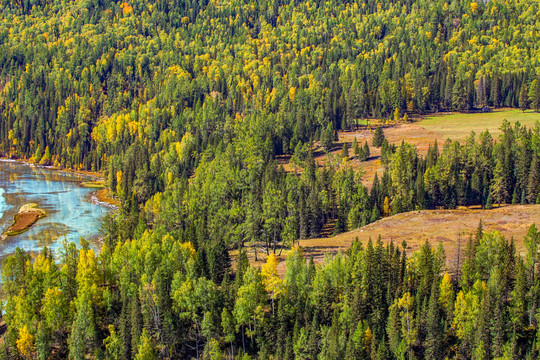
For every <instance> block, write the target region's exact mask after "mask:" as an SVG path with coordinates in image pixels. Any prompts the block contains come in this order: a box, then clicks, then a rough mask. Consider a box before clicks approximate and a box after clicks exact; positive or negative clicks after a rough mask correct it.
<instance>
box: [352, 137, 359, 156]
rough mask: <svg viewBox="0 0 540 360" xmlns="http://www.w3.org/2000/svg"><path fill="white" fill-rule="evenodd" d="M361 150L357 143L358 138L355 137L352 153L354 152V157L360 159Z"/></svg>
mask: <svg viewBox="0 0 540 360" xmlns="http://www.w3.org/2000/svg"><path fill="white" fill-rule="evenodd" d="M359 150H360V149H359V148H358V142H357V141H356V136H355V137H354V139H353V142H352V151H353V155H354V156H356V157H358V158H359V157H360V156H359V155H360V154H359Z"/></svg>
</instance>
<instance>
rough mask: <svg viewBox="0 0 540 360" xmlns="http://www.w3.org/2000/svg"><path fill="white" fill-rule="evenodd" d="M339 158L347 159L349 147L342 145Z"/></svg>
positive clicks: (345, 144)
mask: <svg viewBox="0 0 540 360" xmlns="http://www.w3.org/2000/svg"><path fill="white" fill-rule="evenodd" d="M341 158H342V159H348V158H349V146H348V145H347V143H346V142H344V143H343V147H342V148H341Z"/></svg>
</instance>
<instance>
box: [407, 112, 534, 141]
mask: <svg viewBox="0 0 540 360" xmlns="http://www.w3.org/2000/svg"><path fill="white" fill-rule="evenodd" d="M505 119H506V120H508V121H509V122H511V123H515V122H516V121H519V122H520V123H521V124H522V125H526V126H527V127H532V126H534V124H535V123H536V122H537V121H540V113H537V112H533V111H532V110H528V111H526V112H522V111H521V110H519V109H496V110H495V111H493V112H490V113H470V114H466V113H453V114H442V115H434V116H429V117H426V118H424V119H423V120H421V121H420V122H419V123H418V124H419V125H420V126H422V127H424V128H425V129H427V130H431V131H434V132H437V133H439V134H441V136H442V137H443V138H445V139H446V138H450V139H452V140H463V139H465V138H466V137H467V136H468V135H469V134H470V133H471V130H474V131H475V132H476V133H477V135H478V134H479V133H481V132H482V131H484V130H489V132H490V133H491V134H492V135H493V136H494V137H495V136H496V135H498V134H500V133H501V131H500V129H499V128H500V126H501V124H502V122H503V120H505ZM405 141H407V139H405Z"/></svg>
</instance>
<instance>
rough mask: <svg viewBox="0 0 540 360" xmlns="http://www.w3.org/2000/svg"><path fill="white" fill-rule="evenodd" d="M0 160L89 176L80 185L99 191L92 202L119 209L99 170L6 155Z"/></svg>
mask: <svg viewBox="0 0 540 360" xmlns="http://www.w3.org/2000/svg"><path fill="white" fill-rule="evenodd" d="M0 161H3V162H17V163H21V164H25V165H28V166H30V167H35V168H40V169H47V170H54V171H58V172H61V173H65V174H68V175H76V176H84V177H87V181H82V182H81V183H80V185H81V186H82V187H85V188H89V189H96V190H97V191H96V192H95V193H94V194H93V195H92V198H91V200H92V202H93V203H94V204H97V205H103V206H107V207H108V208H110V209H113V210H115V209H117V208H118V207H119V206H120V205H121V204H120V201H118V200H117V199H115V198H114V197H113V196H112V194H111V192H110V190H109V189H108V188H107V187H106V186H105V185H104V178H103V174H102V173H100V172H97V171H86V170H74V169H66V168H62V167H57V166H49V165H40V164H35V163H32V162H30V161H28V160H27V159H14V158H9V157H6V156H0Z"/></svg>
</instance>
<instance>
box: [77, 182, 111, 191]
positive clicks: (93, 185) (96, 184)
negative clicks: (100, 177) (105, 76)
mask: <svg viewBox="0 0 540 360" xmlns="http://www.w3.org/2000/svg"><path fill="white" fill-rule="evenodd" d="M81 186H82V187H84V188H88V189H103V188H104V187H105V185H104V184H103V181H83V182H82V183H81Z"/></svg>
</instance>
